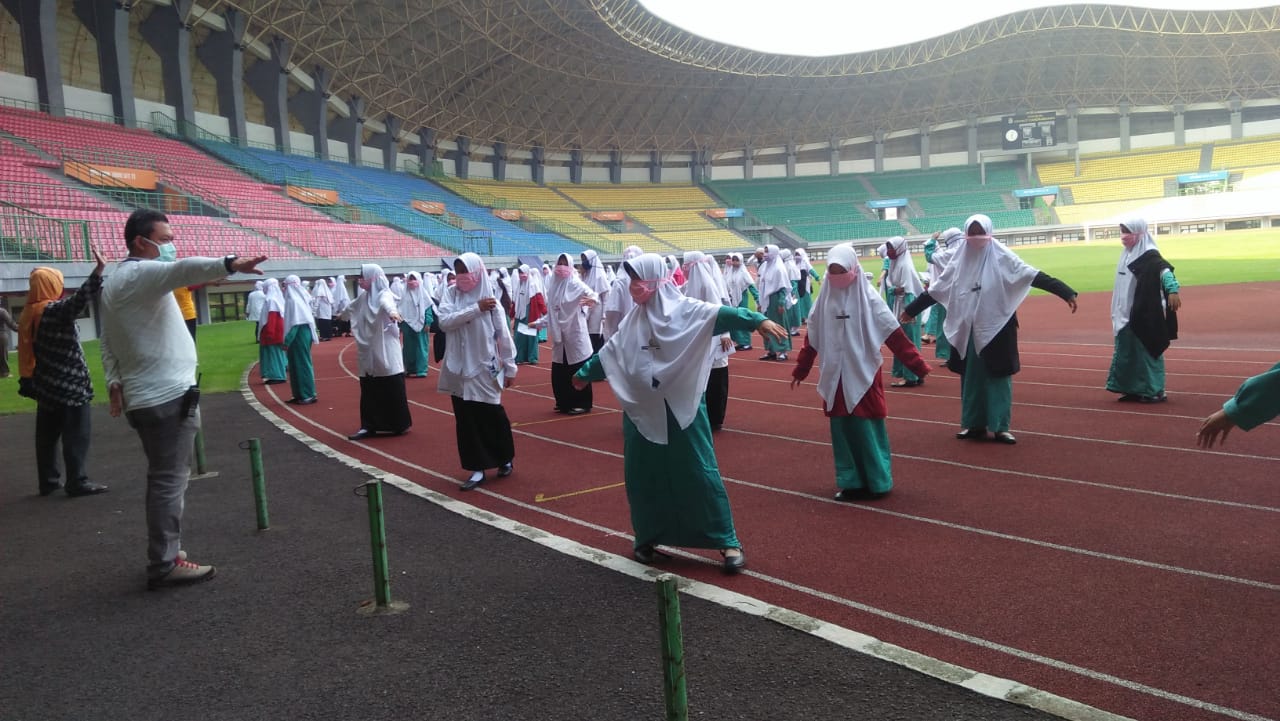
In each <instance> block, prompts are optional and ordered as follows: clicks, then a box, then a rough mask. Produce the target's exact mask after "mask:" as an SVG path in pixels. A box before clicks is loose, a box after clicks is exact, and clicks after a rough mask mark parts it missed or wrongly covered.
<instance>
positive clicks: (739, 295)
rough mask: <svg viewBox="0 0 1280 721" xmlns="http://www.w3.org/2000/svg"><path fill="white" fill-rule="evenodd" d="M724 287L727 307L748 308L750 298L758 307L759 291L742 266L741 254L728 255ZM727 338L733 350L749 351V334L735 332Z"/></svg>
mask: <svg viewBox="0 0 1280 721" xmlns="http://www.w3.org/2000/svg"><path fill="white" fill-rule="evenodd" d="M724 286H725V290H726V291H727V292H728V293H729V305H731V306H733V307H735V308H750V306H749V305H748V302H749V301H748V300H747V298H748V297H750V298H752V299H754V300H755V304H756V307H757V308H759V307H760V291H758V290H756V281H755V279H754V278H752V277H751V274H750V273H748V272H747V268H746V266H745V265H743V262H742V253H730V254H729V259H728V260H727V261H726V262H725V268H724ZM729 337H730V338H732V339H733V345H734V348H735V349H737V350H740V351H743V350H751V333H749V332H746V331H740V330H735V331H733V332H732V333H730V334H729Z"/></svg>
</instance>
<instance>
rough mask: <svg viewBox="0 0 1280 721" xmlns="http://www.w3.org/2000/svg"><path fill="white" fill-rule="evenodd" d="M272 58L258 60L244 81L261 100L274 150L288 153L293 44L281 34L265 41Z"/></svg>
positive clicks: (245, 75) (246, 74)
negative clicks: (273, 142) (273, 141)
mask: <svg viewBox="0 0 1280 721" xmlns="http://www.w3.org/2000/svg"><path fill="white" fill-rule="evenodd" d="M267 45H268V47H269V48H270V49H271V57H270V58H266V59H263V60H259V61H258V62H257V63H256V64H255V65H254V66H253V67H252V68H249V71H248V72H246V73H245V74H244V79H245V82H246V83H248V84H249V88H250V89H252V90H253V92H254V94H255V95H257V96H258V97H259V98H260V99H261V100H262V110H263V114H264V115H265V116H266V118H265V120H266V121H267V125H268V126H270V127H271V130H272V132H273V133H274V135H275V143H276V149H277V150H279V151H280V152H282V153H288V152H289V58H290V56H292V55H293V44H292V43H290V42H289V41H288V40H285V39H284V38H282V37H280V36H278V35H277V36H275V37H273V38H271V41H270V42H269V43H268V44H267Z"/></svg>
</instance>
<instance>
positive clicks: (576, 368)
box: [17, 211, 1280, 587]
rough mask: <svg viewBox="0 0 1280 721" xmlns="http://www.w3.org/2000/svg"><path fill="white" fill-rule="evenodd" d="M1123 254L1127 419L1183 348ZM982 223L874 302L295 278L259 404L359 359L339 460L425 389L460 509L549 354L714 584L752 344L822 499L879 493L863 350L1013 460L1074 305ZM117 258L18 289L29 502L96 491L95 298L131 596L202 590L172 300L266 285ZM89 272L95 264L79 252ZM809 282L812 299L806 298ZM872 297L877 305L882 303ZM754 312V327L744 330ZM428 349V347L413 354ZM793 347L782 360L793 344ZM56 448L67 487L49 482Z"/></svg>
mask: <svg viewBox="0 0 1280 721" xmlns="http://www.w3.org/2000/svg"><path fill="white" fill-rule="evenodd" d="M1120 231H1121V234H1122V235H1121V238H1122V242H1123V249H1122V252H1121V255H1120V258H1119V261H1118V264H1117V270H1116V280H1115V286H1114V291H1113V294H1112V303H1111V318H1112V331H1113V336H1114V338H1115V344H1114V353H1113V358H1112V363H1111V368H1110V372H1109V374H1108V380H1107V384H1106V389H1107V390H1108V391H1111V392H1113V393H1116V394H1117V395H1118V397H1119V400H1120V401H1123V402H1144V403H1159V402H1163V401H1166V400H1167V399H1168V395H1167V393H1166V389H1165V384H1164V381H1165V375H1164V360H1163V354H1164V352H1165V350H1166V349H1167V348H1168V347H1169V345H1170V342H1171V341H1173V340H1175V339H1176V338H1177V312H1178V310H1179V309H1180V307H1181V299H1180V296H1179V286H1178V283H1177V280H1176V278H1175V276H1174V275H1173V268H1172V266H1171V265H1170V264H1169V263H1168V261H1166V260H1165V259H1164V258H1163V257H1162V256H1161V255H1160V252H1159V250H1158V248H1157V247H1156V244H1155V241H1154V239H1153V238H1152V236H1151V234H1150V232H1149V231H1148V228H1147V225H1146V223H1145V222H1143V221H1141V220H1133V221H1128V222H1126V223H1124V224H1123V225H1121V226H1120ZM993 233H994V230H993V228H992V224H991V221H990V219H989V218H987V217H986V216H984V215H975V216H973V217H971V218H969V219H968V220H967V221H966V223H965V225H964V227H963V228H952V229H949V230H947V231H944V232H942V233H938V234H935V236H934V237H933V238H931V239H929V240H928V241H926V242H925V244H924V247H923V251H924V257H925V261H926V263H927V270H926V272H925V273H924V274H923V275H922V274H920V273H918V272H917V271H916V268H915V266H914V262H913V259H912V253H911V250H910V248H909V247H908V242H907V241H906V239H904V238H901V237H896V238H891V239H889V240H888V241H887V242H885V243H884V244H882V245H881V246H880V255H881V257H882V259H883V260H882V265H881V274H880V276H879V278H878V280H877V281H876V282H873V276H872V275H871V274H870V273H866V272H864V271H863V269H862V267H861V265H860V263H859V260H858V253H857V251H856V250H855V248H854V247H853V246H852V245H849V244H841V245H836V246H835V247H833V248H831V249H830V250H828V251H827V256H826V272H825V275H823V276H819V274H818V273H817V271H816V270H815V269H814V267H813V266H812V264H811V263H810V259H809V257H808V254H807V253H806V252H805V251H804V250H803V249H801V250H798V251H794V252H793V251H791V250H786V249H781V248H779V247H777V246H775V245H768V246H765V247H763V248H759V249H757V250H756V252H755V253H754V254H751V255H748V256H746V257H744V256H743V255H742V254H739V253H731V254H729V255H728V256H726V257H725V258H724V260H723V263H720V262H718V261H717V260H716V259H715V258H713V257H712V256H709V255H707V254H704V253H701V252H698V251H689V252H686V253H685V254H684V257H683V258H682V259H677V258H675V257H674V256H666V257H663V256H660V255H656V254H652V253H645V252H643V251H642V249H640V248H639V247H635V246H632V247H628V248H626V249H625V250H624V252H623V254H622V258H621V261H620V262H619V263H618V264H617V265H616V266H611V265H609V264H607V263H604V262H602V261H601V259H600V258H599V256H598V255H597V254H596V253H595V251H586V252H584V253H581V254H580V255H577V256H576V257H575V256H574V255H571V254H568V253H562V254H560V255H559V256H558V257H556V258H555V259H554V261H552V262H548V263H543V262H542V260H541V259H539V258H537V257H533V256H525V257H521V258H520V262H519V264H518V265H517V266H516V267H514V268H511V269H507V268H500V269H494V270H491V269H488V268H487V267H486V265H485V263H484V261H483V259H481V258H480V257H479V256H477V255H475V254H474V253H463V254H462V255H460V256H458V257H457V258H456V259H454V260H453V262H452V263H451V264H449V265H448V266H446V267H442V268H440V269H439V270H437V271H434V272H410V273H408V274H407V275H406V276H403V277H396V278H394V279H389V278H388V277H387V274H386V273H385V272H384V270H383V269H382V268H381V267H380V266H378V265H376V264H372V263H367V264H364V265H363V266H361V268H360V275H359V277H358V278H357V279H356V293H355V296H354V298H353V297H352V296H351V295H350V294H349V292H348V287H347V281H346V278H345V277H344V276H336V277H333V278H322V279H317V280H315V281H314V282H308V281H304V280H302V279H300V278H299V277H298V276H296V275H290V276H287V277H285V278H283V279H278V278H266V279H264V280H263V281H260V282H258V283H257V284H256V286H255V289H254V290H253V291H252V292H251V293H250V294H249V296H248V298H247V303H246V315H247V317H248V319H250V320H252V321H254V323H255V340H256V341H257V343H258V344H259V373H260V376H261V379H262V381H263V382H264V383H266V384H276V383H284V382H286V381H288V382H289V383H290V390H291V392H292V394H291V397H290V399H289V400H288V402H290V403H295V404H299V405H310V404H313V403H315V402H317V390H316V381H315V375H314V370H313V366H312V359H311V353H312V348H313V346H314V345H315V344H316V343H321V342H325V341H328V340H331V339H332V338H334V337H337V336H341V335H349V336H351V337H352V338H353V340H354V345H355V348H356V361H357V363H356V365H357V375H358V378H359V386H360V403H359V421H360V425H359V428H358V430H357V431H356V432H354V433H352V434H351V435H350V436H349V438H350V439H351V440H353V441H364V440H367V439H371V438H373V437H376V436H379V435H401V434H404V433H405V432H407V431H408V430H409V429H410V427H411V426H412V423H413V420H412V414H411V412H410V409H409V403H408V396H407V392H406V379H407V378H424V377H427V376H428V375H429V372H430V369H431V368H430V365H429V363H428V358H432V359H434V361H435V363H436V368H437V376H438V383H437V389H438V391H439V392H441V393H444V394H448V395H449V396H450V400H451V403H452V410H453V416H454V420H455V433H456V439H457V449H458V457H459V463H460V465H461V467H462V468H463V469H464V470H466V471H469V472H470V475H469V476H468V477H467V479H466V480H465V481H464V482H463V483H462V485H461V489H462V490H464V491H466V490H471V489H474V488H476V487H477V486H479V485H480V484H482V483H484V482H485V480H486V478H487V476H486V474H487V472H488V471H490V470H494V471H496V476H497V477H505V476H509V475H511V474H512V473H513V472H514V460H515V443H514V439H513V435H512V430H511V422H510V419H509V418H508V416H507V413H506V410H505V409H504V407H503V405H502V396H503V392H504V390H506V389H508V388H510V387H511V386H512V385H514V383H515V380H516V376H517V373H518V371H519V366H521V365H538V364H539V363H540V360H541V359H540V354H539V344H540V343H541V342H544V341H547V340H549V341H550V351H551V368H550V370H551V385H552V390H553V395H554V398H555V404H554V407H553V409H552V410H553V411H554V412H555V413H562V414H566V415H570V416H574V415H582V414H585V413H590V412H591V410H592V402H593V397H592V384H593V383H595V382H601V381H605V382H608V383H609V386H610V388H611V389H612V391H613V394H614V396H615V397H616V398H617V399H618V402H619V403H620V405H621V406H622V409H623V418H622V437H623V445H624V453H623V457H624V460H623V471H624V479H625V486H626V491H627V494H626V495H627V501H628V504H629V507H630V513H631V521H632V526H633V530H634V556H635V558H636V559H637V560H639V561H641V562H643V563H652V562H654V561H655V560H656V559H657V558H658V557H659V556H661V555H662V553H661V551H659V550H658V547H659V546H679V547H693V548H708V549H714V550H717V551H719V552H720V553H721V555H722V557H723V567H724V570H725V571H726V572H727V573H736V572H738V571H739V570H741V569H742V568H743V567H744V566H745V564H746V556H745V554H744V553H743V550H742V543H741V541H740V540H739V537H738V534H737V530H736V528H735V526H734V522H733V514H732V511H731V508H730V505H729V499H728V494H727V493H726V491H725V487H724V483H723V480H722V479H721V477H720V473H719V470H718V464H717V460H716V454H715V449H714V444H713V441H712V439H713V435H714V434H715V433H716V432H717V431H719V430H720V429H721V427H722V425H723V424H724V422H725V417H726V413H727V403H728V398H729V392H728V391H729V373H728V366H729V358H730V356H731V355H732V354H733V353H735V352H741V351H747V350H751V349H752V348H753V347H754V343H753V340H752V338H753V334H754V333H756V332H758V333H759V334H760V336H761V338H762V340H763V345H764V350H765V354H764V356H762V357H761V358H760V360H765V361H786V360H787V359H788V356H789V354H790V353H792V352H793V351H794V350H795V345H796V344H798V345H799V353H798V356H797V358H796V362H795V367H794V369H793V371H792V374H791V376H792V381H791V387H792V388H793V389H795V388H798V387H799V386H800V385H801V384H802V383H803V382H804V381H805V380H807V379H808V377H809V375H810V373H811V371H812V369H813V366H814V364H815V361H816V360H817V359H818V358H819V357H821V358H822V363H821V364H820V368H819V375H818V380H817V383H816V390H817V393H818V395H819V397H820V398H821V401H822V403H821V407H822V411H823V413H824V415H826V416H827V418H828V419H829V421H830V431H831V446H832V452H833V457H834V462H835V468H834V477H835V486H836V488H837V492H836V496H835V497H836V498H837V499H838V500H841V501H864V500H875V499H879V498H883V497H884V496H885V495H887V494H888V493H889V492H890V491H891V490H892V488H893V477H892V469H891V461H890V459H891V452H890V447H889V438H888V432H887V429H886V418H887V415H888V413H887V403H886V394H885V388H884V384H883V383H882V381H881V373H880V367H881V349H882V347H884V346H888V348H889V350H890V352H891V353H892V355H893V357H894V363H893V370H892V374H891V375H892V378H893V379H894V380H893V382H892V384H891V387H895V388H909V387H915V386H919V385H921V384H923V383H924V382H925V379H926V377H927V376H928V375H929V374H930V372H931V370H932V369H931V367H930V365H929V363H928V362H926V361H925V359H924V357H923V355H922V348H923V346H925V345H928V344H932V345H933V346H934V356H935V358H937V359H939V360H941V361H942V362H943V364H944V366H942V367H945V368H946V369H948V370H950V371H952V372H954V373H956V374H958V375H959V376H960V380H961V392H960V396H961V402H960V409H959V415H960V424H959V425H960V429H959V431H958V432H956V438H958V439H960V440H966V441H973V440H980V439H986V438H988V433H990V434H992V435H991V436H990V438H991V439H993V440H995V441H997V442H999V443H1004V444H1014V443H1016V442H1017V440H1016V438H1015V437H1014V436H1013V434H1012V432H1011V430H1010V429H1011V425H1012V400H1013V386H1012V377H1013V376H1014V375H1015V374H1016V373H1017V372H1018V371H1019V368H1020V363H1019V357H1018V339H1017V331H1018V318H1017V310H1018V307H1019V306H1020V305H1021V303H1022V302H1023V300H1025V298H1026V297H1027V295H1028V294H1029V292H1030V290H1031V289H1032V288H1038V289H1041V290H1044V291H1047V292H1049V293H1052V294H1054V295H1056V296H1058V297H1059V298H1060V299H1062V301H1063V302H1064V303H1065V304H1066V305H1067V306H1068V307H1069V309H1070V311H1071V312H1072V313H1074V312H1075V311H1076V309H1077V303H1076V296H1077V294H1076V293H1075V291H1074V290H1072V289H1071V287H1070V286H1068V285H1067V284H1066V283H1064V282H1063V281H1061V280H1058V279H1056V278H1053V277H1051V276H1049V275H1047V274H1046V273H1044V272H1043V271H1040V270H1038V269H1036V268H1034V267H1031V266H1030V265H1028V264H1026V263H1025V262H1024V261H1022V260H1021V259H1020V258H1019V257H1018V256H1017V255H1016V254H1014V253H1013V252H1012V251H1011V250H1010V249H1009V248H1008V247H1006V246H1005V245H1004V244H1003V243H1001V242H1000V241H999V240H998V239H996V238H994V237H993ZM125 243H126V247H127V249H128V251H129V257H128V258H127V259H126V260H125V261H124V262H122V263H120V264H119V265H118V266H117V267H116V269H115V271H114V272H113V273H111V274H110V276H109V277H108V278H107V279H106V281H105V282H104V281H103V279H102V274H103V269H104V265H105V264H104V262H103V261H102V259H101V257H100V256H99V257H98V264H97V267H96V268H95V270H94V272H93V273H92V274H91V275H90V276H89V279H88V280H87V281H86V282H85V283H84V284H83V285H82V286H81V287H80V289H79V290H77V291H76V292H75V293H74V294H72V295H70V296H67V297H65V298H64V297H63V288H62V277H61V274H59V273H57V271H55V270H53V269H49V268H37V269H36V270H34V271H33V272H32V275H31V288H32V291H31V296H30V299H29V302H28V304H27V306H26V308H25V309H24V311H23V314H22V317H21V318H20V319H19V322H18V323H17V327H18V332H19V334H20V337H19V350H20V352H19V369H20V372H21V376H22V379H21V384H20V387H21V389H22V390H21V392H22V393H23V394H24V395H28V396H30V397H32V398H34V399H35V400H36V401H37V404H38V412H37V423H36V446H37V456H38V460H39V462H38V468H37V473H38V476H39V478H38V480H39V486H38V488H39V491H40V493H41V494H42V495H47V494H49V493H52V492H53V491H55V490H58V489H59V488H64V487H65V490H66V493H67V494H68V495H72V496H78V495H93V494H96V493H102V492H105V491H106V490H107V489H106V487H105V486H102V485H100V484H96V483H93V482H91V481H89V479H88V477H87V472H86V468H85V462H84V458H85V455H86V453H87V448H88V438H89V420H88V419H89V413H88V404H89V402H90V401H91V400H92V397H93V394H92V388H91V386H90V385H89V381H88V372H87V369H86V368H85V364H84V359H83V355H82V354H80V352H79V343H78V336H77V335H76V330H75V324H74V319H75V317H76V316H77V314H78V313H79V312H80V310H82V309H83V308H84V307H85V305H86V304H87V303H89V302H90V301H91V300H92V299H93V298H94V297H96V296H98V295H99V294H100V295H101V303H102V317H103V323H102V326H103V335H102V356H103V363H104V366H105V368H106V376H107V381H108V387H109V390H110V402H111V404H110V410H111V415H113V416H115V415H120V414H122V413H123V414H124V415H126V416H127V418H128V420H129V423H130V425H131V426H132V427H133V428H134V429H135V430H136V431H137V433H138V435H139V438H140V439H141V441H142V445H143V450H144V452H145V453H146V456H147V459H148V472H147V484H148V486H147V526H148V584H149V586H151V587H164V586H169V585H180V584H185V583H193V582H196V581H200V580H205V579H206V578H209V577H212V575H213V571H214V569H213V566H206V565H200V564H197V563H195V562H194V561H191V560H190V559H188V557H187V556H186V553H185V550H183V549H182V548H181V543H180V541H181V538H180V530H181V519H182V513H183V507H184V501H183V497H184V494H185V489H186V482H187V477H188V470H187V467H188V464H189V459H190V454H191V441H192V438H193V436H194V434H195V431H196V429H197V428H198V427H199V389H198V376H197V375H196V357H195V355H196V354H195V344H194V336H193V334H191V333H189V332H188V328H187V324H186V321H185V319H184V313H183V311H182V310H181V306H180V302H179V299H178V298H176V297H175V296H174V294H173V291H174V290H176V289H180V288H190V287H198V286H199V285H200V284H203V283H207V282H211V281H216V280H219V279H221V278H223V277H225V276H227V275H230V274H233V273H242V274H244V273H250V274H251V273H257V274H261V271H260V270H259V269H258V265H259V264H260V263H262V262H263V261H264V260H265V258H261V257H259V258H249V259H241V258H238V257H236V256H228V257H226V258H220V259H212V258H184V259H182V260H178V259H177V253H176V249H175V246H174V236H173V232H172V230H171V229H170V228H169V225H168V222H167V219H166V218H165V217H164V216H163V215H162V214H160V213H157V212H155V211H138V212H135V213H134V214H133V215H132V216H131V217H130V218H129V221H128V223H127V225H126V228H125ZM95 255H96V254H95ZM815 283H816V285H815ZM877 285H878V286H879V287H878V288H877V287H876V286H877ZM752 304H754V305H755V306H756V308H757V309H758V312H757V310H752V309H751V305H752ZM428 337H430V343H428ZM793 339H796V340H793ZM1277 412H1280V365H1277V366H1276V367H1275V368H1273V369H1272V370H1271V371H1269V372H1268V373H1264V374H1262V375H1260V376H1257V377H1255V378H1252V379H1250V380H1248V381H1247V382H1246V383H1245V384H1244V385H1243V386H1242V387H1241V389H1240V391H1239V392H1238V393H1237V394H1236V396H1235V397H1234V398H1233V399H1231V400H1230V401H1228V402H1227V403H1226V404H1225V405H1224V407H1223V409H1222V410H1221V411H1219V412H1217V413H1215V414H1213V415H1212V416H1210V417H1209V418H1207V419H1206V420H1205V421H1204V423H1203V424H1202V426H1201V429H1200V431H1199V433H1198V443H1199V444H1200V445H1201V446H1203V447H1212V446H1213V445H1214V444H1215V443H1218V442H1224V441H1225V439H1226V436H1227V434H1228V433H1229V432H1230V430H1231V429H1233V428H1235V427H1240V428H1242V429H1244V430H1248V429H1250V428H1253V427H1255V426H1257V425H1260V424H1261V423H1264V422H1266V421H1267V420H1270V418H1273V417H1275V415H1276V414H1277ZM59 441H61V443H62V446H63V465H64V466H65V470H66V482H65V484H64V483H63V482H62V481H61V480H60V478H61V476H60V473H59V471H58V469H57V459H56V452H55V451H56V447H57V444H58V442H59Z"/></svg>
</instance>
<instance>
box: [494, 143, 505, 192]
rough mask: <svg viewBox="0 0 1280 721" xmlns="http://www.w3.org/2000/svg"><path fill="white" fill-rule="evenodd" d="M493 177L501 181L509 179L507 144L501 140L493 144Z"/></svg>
mask: <svg viewBox="0 0 1280 721" xmlns="http://www.w3.org/2000/svg"><path fill="white" fill-rule="evenodd" d="M493 179H494V180H497V181H499V182H505V181H506V179H507V144H506V143H504V142H502V141H501V140H499V141H497V142H495V143H494V144H493Z"/></svg>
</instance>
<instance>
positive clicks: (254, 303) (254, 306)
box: [244, 280, 267, 343]
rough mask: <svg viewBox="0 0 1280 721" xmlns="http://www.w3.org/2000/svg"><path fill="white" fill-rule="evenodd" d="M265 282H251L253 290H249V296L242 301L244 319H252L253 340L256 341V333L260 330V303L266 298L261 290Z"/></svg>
mask: <svg viewBox="0 0 1280 721" xmlns="http://www.w3.org/2000/svg"><path fill="white" fill-rule="evenodd" d="M265 287H266V283H264V282H262V281H260V280H257V281H254V283H253V290H251V291H249V297H248V298H246V299H245V302H244V317H245V320H251V321H253V342H254V343H257V342H258V333H259V332H261V331H262V318H261V316H262V304H263V303H264V302H265V301H266V300H267V294H266V293H264V292H263V288H265Z"/></svg>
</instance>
